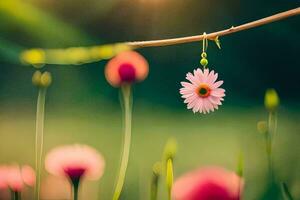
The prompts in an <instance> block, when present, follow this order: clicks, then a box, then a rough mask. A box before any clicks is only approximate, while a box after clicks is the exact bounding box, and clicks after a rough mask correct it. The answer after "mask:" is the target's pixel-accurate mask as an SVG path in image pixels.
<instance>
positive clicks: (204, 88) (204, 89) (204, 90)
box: [196, 84, 211, 97]
mask: <svg viewBox="0 0 300 200" xmlns="http://www.w3.org/2000/svg"><path fill="white" fill-rule="evenodd" d="M196 92H197V94H198V95H199V96H200V97H208V96H209V95H210V92H211V89H210V88H209V86H208V85H206V84H201V85H200V86H199V87H198V88H197V90H196Z"/></svg>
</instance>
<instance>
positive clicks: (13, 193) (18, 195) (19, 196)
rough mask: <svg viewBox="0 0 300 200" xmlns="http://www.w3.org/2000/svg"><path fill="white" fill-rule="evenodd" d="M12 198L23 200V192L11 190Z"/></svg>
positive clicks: (13, 199)
mask: <svg viewBox="0 0 300 200" xmlns="http://www.w3.org/2000/svg"><path fill="white" fill-rule="evenodd" d="M11 199H12V200H21V193H20V192H18V191H12V192H11Z"/></svg>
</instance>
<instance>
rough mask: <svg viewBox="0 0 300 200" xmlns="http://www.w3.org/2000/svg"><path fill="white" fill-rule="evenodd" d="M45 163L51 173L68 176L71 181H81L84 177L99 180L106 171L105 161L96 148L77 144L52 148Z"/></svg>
mask: <svg viewBox="0 0 300 200" xmlns="http://www.w3.org/2000/svg"><path fill="white" fill-rule="evenodd" d="M45 165H46V169H47V171H48V172H49V173H51V174H53V175H56V176H63V177H68V178H69V179H70V180H71V181H79V180H80V179H81V178H83V177H86V178H88V179H91V180H97V179H99V178H100V177H101V176H102V174H103V172H104V166H105V161H104V159H103V157H102V155H101V154H100V153H99V152H98V151H97V150H96V149H94V148H92V147H89V146H87V145H79V144H75V145H67V146H61V147H57V148H55V149H53V150H51V151H50V152H49V153H48V154H47V156H46V159H45Z"/></svg>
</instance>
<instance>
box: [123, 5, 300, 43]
mask: <svg viewBox="0 0 300 200" xmlns="http://www.w3.org/2000/svg"><path fill="white" fill-rule="evenodd" d="M299 14H300V7H298V8H295V9H292V10H288V11H285V12H281V13H278V14H275V15H272V16H269V17H266V18H262V19H259V20H256V21H253V22H249V23H246V24H243V25H240V26H235V27H234V26H232V27H231V28H228V29H225V30H222V31H217V32H213V33H209V34H206V38H207V39H210V40H215V39H216V38H217V37H219V36H224V35H228V34H231V33H235V32H239V31H243V30H247V29H251V28H254V27H258V26H262V25H265V24H269V23H272V22H275V21H279V20H282V19H285V18H288V17H292V16H296V15H299ZM203 39H204V35H203V34H202V35H195V36H189V37H180V38H172V39H164V40H150V41H137V42H127V43H126V44H127V45H129V46H131V47H133V48H144V47H158V46H169V45H175V44H183V43H189V42H197V41H201V40H203Z"/></svg>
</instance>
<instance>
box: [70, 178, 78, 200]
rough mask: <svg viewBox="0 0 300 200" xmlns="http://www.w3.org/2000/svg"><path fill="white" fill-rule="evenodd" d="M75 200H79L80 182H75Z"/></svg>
mask: <svg viewBox="0 0 300 200" xmlns="http://www.w3.org/2000/svg"><path fill="white" fill-rule="evenodd" d="M72 185H73V200H78V189H79V181H78V182H77V183H74V182H73V184H72Z"/></svg>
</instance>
